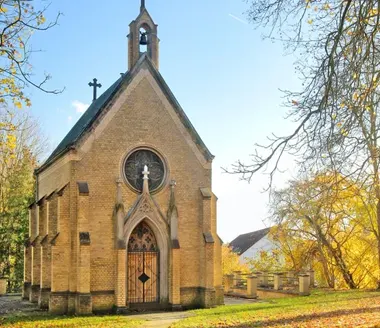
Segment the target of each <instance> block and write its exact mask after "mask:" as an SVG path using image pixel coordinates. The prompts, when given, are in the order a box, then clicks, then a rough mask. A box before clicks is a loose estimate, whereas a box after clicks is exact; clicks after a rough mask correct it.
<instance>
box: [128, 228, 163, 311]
mask: <svg viewBox="0 0 380 328" xmlns="http://www.w3.org/2000/svg"><path fill="white" fill-rule="evenodd" d="M159 255H160V252H159V248H158V245H157V241H156V237H155V235H154V233H153V231H152V229H151V228H150V227H149V225H148V224H147V223H146V222H145V221H142V222H140V223H139V224H138V225H137V226H136V228H135V229H134V230H133V231H132V233H131V235H130V237H129V240H128V265H127V268H128V304H143V303H158V302H159V300H160V289H159V286H160V275H159V272H160V269H159V268H160V262H159V261H160V256H159Z"/></svg>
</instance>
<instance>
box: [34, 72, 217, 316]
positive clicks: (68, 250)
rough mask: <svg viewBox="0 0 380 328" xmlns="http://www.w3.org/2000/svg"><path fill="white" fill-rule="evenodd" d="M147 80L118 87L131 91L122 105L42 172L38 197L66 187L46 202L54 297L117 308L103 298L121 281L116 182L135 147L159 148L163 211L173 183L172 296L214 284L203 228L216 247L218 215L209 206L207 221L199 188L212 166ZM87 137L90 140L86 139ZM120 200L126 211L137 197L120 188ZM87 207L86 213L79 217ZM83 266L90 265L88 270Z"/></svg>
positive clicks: (187, 294)
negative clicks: (82, 241)
mask: <svg viewBox="0 0 380 328" xmlns="http://www.w3.org/2000/svg"><path fill="white" fill-rule="evenodd" d="M152 81H153V79H152V78H151V77H150V78H149V77H144V78H142V79H141V80H140V81H139V82H136V85H135V86H133V88H132V87H129V88H128V90H122V92H121V94H123V93H125V92H128V93H129V95H128V97H127V98H126V99H125V101H124V102H123V103H122V104H121V108H120V109H119V110H118V111H116V112H115V114H114V115H113V116H111V115H108V114H106V113H107V111H106V110H104V111H103V115H106V116H105V117H103V118H102V119H100V120H99V122H96V124H95V125H94V129H93V130H92V132H91V133H90V134H88V135H85V138H83V140H82V141H81V144H79V145H77V151H71V152H70V153H69V154H67V155H65V156H64V157H63V158H62V159H60V160H59V161H57V162H56V163H55V164H53V165H52V166H51V167H49V168H47V169H46V170H45V171H44V172H42V173H41V175H40V177H39V179H38V184H39V187H38V188H39V195H40V197H41V196H43V195H45V194H49V193H51V192H52V191H54V190H57V189H59V188H61V187H62V186H63V185H64V184H66V183H68V186H67V187H66V189H65V191H64V193H63V196H55V195H54V196H53V197H52V198H51V200H50V203H49V204H50V208H49V232H51V234H52V236H51V237H53V234H55V232H59V236H58V238H57V240H56V243H55V245H53V247H52V272H53V275H54V277H52V292H54V291H60V292H64V291H67V290H69V291H70V292H72V293H75V292H77V291H80V292H82V293H86V292H89V291H90V290H91V291H94V292H98V293H99V294H98V296H96V297H94V298H93V308H94V309H95V308H96V307H99V308H102V307H103V306H105V305H104V304H105V303H107V302H108V298H113V302H114V303H116V300H115V295H114V296H112V297H111V296H107V297H108V298H107V300H105V301H104V302H105V303H102V302H103V301H100V298H101V296H100V293H101V292H107V293H110V292H112V291H115V290H117V288H116V285H119V284H120V283H116V282H117V279H120V275H117V274H116V270H117V268H118V266H117V257H119V261H120V256H116V254H117V252H115V236H114V231H115V229H114V223H113V217H112V213H113V209H114V205H115V201H116V179H117V178H118V177H122V178H123V176H122V164H123V160H124V158H125V156H126V155H127V154H128V153H129V152H131V151H132V150H134V149H135V148H136V147H148V148H152V149H154V150H156V151H157V152H158V153H159V154H160V155H161V156H162V157H163V158H164V160H165V162H166V164H167V170H168V177H167V181H166V183H165V185H164V187H163V188H162V189H161V190H160V191H159V192H158V193H157V194H155V195H154V199H155V200H156V202H157V204H158V206H159V207H160V209H161V211H162V213H166V211H167V208H168V203H169V194H170V188H169V185H168V182H169V181H170V180H171V179H175V180H176V182H177V187H176V191H175V192H176V204H177V208H178V222H179V224H178V239H179V242H180V245H181V249H180V263H181V264H180V269H179V270H180V277H177V278H176V279H174V281H175V284H176V285H179V286H180V287H181V288H182V290H181V295H180V296H179V295H178V290H177V291H176V292H175V293H173V294H172V297H173V299H176V300H179V299H180V297H181V299H186V300H187V299H189V300H187V301H188V302H191V297H192V296H191V295H193V296H194V295H196V296H197V297H198V296H199V295H200V294H199V292H194V290H195V291H196V290H198V289H199V287H205V285H206V281H207V280H208V281H213V280H214V279H215V280H216V281H217V280H218V277H217V275H216V274H214V273H213V272H212V269H210V268H211V267H212V265H211V266H210V264H209V266H208V267H209V269H208V270H207V271H206V272H207V273H206V272H205V267H206V263H205V262H206V248H205V242H204V238H203V232H204V229H206V230H207V229H208V230H210V229H211V230H212V233H213V237H214V239H215V241H216V244H218V245H219V243H218V241H217V240H216V221H215V219H212V217H215V215H216V212H215V211H214V209H213V208H208V209H207V212H208V213H209V214H208V215H207V216H206V217H205V216H204V212H203V197H202V194H201V192H200V188H210V189H211V169H210V165H209V163H207V161H206V160H205V159H204V157H203V155H202V154H201V153H200V152H199V150H198V149H196V146H194V144H193V141H190V142H189V140H190V139H191V137H190V136H189V134H188V133H187V132H186V130H185V129H184V128H183V126H181V127H182V128H181V127H179V126H178V124H175V122H174V121H173V115H176V114H175V113H174V110H173V109H169V111H168V108H167V99H166V98H165V96H164V95H163V94H162V93H160V92H158V89H157V85H154V83H155V82H152ZM132 84H133V83H132ZM117 101H119V100H116V102H117ZM112 105H114V106H116V105H120V104H119V103H116V105H115V104H111V106H110V109H111V111H112ZM107 115H108V116H107ZM177 120H178V118H177ZM105 122H107V124H105ZM98 127H99V128H101V129H100V131H102V132H101V133H98V132H96V131H97V128H98ZM94 131H95V132H94ZM87 138H88V139H87ZM90 139H91V142H89V141H88V140H90ZM56 176H57V177H58V178H57V179H55V177H56ZM77 181H85V182H87V183H88V186H89V195H88V196H86V197H85V198H86V201H85V202H88V203H86V205H85V204H83V203H82V200H81V199H82V197H81V196H79V195H78V186H77ZM122 196H123V202H124V207H125V209H126V210H128V209H129V208H130V207H131V205H132V204H133V203H134V202H135V201H136V198H137V196H138V195H137V194H136V193H135V192H133V191H132V190H131V189H130V188H129V187H128V186H127V184H126V183H123V184H122ZM209 203H210V202H209ZM210 205H211V204H210ZM84 206H86V210H85V213H83V212H81V209H83V207H84ZM211 207H212V206H211ZM45 210H46V207H44V206H42V207H41V209H40V215H41V217H44V214H45V213H44V211H45ZM83 218H85V221H83V220H84V219H83ZM205 220H207V222H206V221H205ZM46 228H47V226H44V225H43V223H41V226H40V229H39V230H40V234H43V233H46ZM87 231H88V232H90V238H91V245H88V246H80V245H79V232H87ZM217 247H218V246H214V247H213V248H212V249H213V251H212V250H209V252H213V254H211V253H210V256H211V255H212V256H211V258H213V260H212V262H213V263H214V268H217V267H218V260H217V259H218V255H217ZM86 263H90V265H89V267H88V268H86V265H87V264H86ZM119 267H120V265H119ZM87 270H88V271H87ZM60 272H62V273H60ZM205 274H209V275H212V278H211V277H210V278H211V279H206V277H205V276H204V275H205ZM121 277H122V276H121ZM87 286H89V287H87ZM197 288H198V289H197ZM183 291H185V292H183ZM122 293H123V292H122V291H121V294H122ZM107 295H109V294H107ZM194 297H195V296H194ZM187 301H186V302H187ZM195 302H197V300H195ZM69 303H70V302H69ZM117 303H120V300H118V301H117ZM69 308H70V305H69ZM71 308H72V306H71Z"/></svg>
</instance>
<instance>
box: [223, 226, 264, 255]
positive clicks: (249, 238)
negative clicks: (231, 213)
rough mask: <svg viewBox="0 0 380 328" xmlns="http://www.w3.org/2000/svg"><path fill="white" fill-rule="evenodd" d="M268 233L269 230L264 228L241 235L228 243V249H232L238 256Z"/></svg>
mask: <svg viewBox="0 0 380 328" xmlns="http://www.w3.org/2000/svg"><path fill="white" fill-rule="evenodd" d="M269 231H270V228H265V229H261V230H257V231H253V232H249V233H245V234H243V235H240V236H238V237H236V238H235V239H234V240H233V241H231V243H230V247H232V250H233V251H234V252H236V253H238V254H239V255H241V254H243V253H244V252H245V251H246V250H247V249H248V248H250V247H252V246H253V245H254V244H256V243H257V242H258V241H259V240H260V239H262V238H263V237H265V236H266V235H267V234H268V233H269Z"/></svg>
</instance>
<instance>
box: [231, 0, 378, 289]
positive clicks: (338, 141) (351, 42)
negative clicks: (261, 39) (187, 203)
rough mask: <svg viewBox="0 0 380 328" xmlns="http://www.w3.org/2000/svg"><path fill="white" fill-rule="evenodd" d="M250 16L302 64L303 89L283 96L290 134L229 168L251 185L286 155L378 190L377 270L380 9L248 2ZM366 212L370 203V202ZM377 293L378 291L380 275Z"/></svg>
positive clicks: (334, 0)
mask: <svg viewBox="0 0 380 328" xmlns="http://www.w3.org/2000/svg"><path fill="white" fill-rule="evenodd" d="M247 2H248V3H249V9H248V18H249V20H250V21H251V22H252V23H253V24H255V25H256V26H257V27H269V30H270V32H269V34H268V35H266V36H267V37H268V38H271V39H273V40H279V41H280V42H283V44H284V46H285V47H286V48H287V50H288V51H290V52H291V53H293V54H294V55H295V57H296V58H298V59H297V61H296V69H297V71H298V73H299V78H300V80H301V81H302V87H301V89H300V90H289V91H285V95H286V99H287V102H286V104H285V105H286V106H288V107H289V112H288V113H289V114H288V119H290V120H292V121H293V122H294V124H295V126H294V130H293V132H292V133H290V134H289V135H284V136H278V135H272V137H270V141H269V143H268V144H266V145H257V148H256V150H255V152H254V154H253V155H252V163H242V162H238V163H237V164H236V165H235V166H234V168H233V169H232V170H231V171H232V172H233V173H237V174H240V175H242V176H243V178H245V179H247V180H251V179H252V176H253V174H255V173H256V172H258V171H262V170H264V171H267V172H269V173H270V178H271V180H270V184H271V182H272V178H273V175H274V173H275V172H276V171H277V170H278V168H279V167H280V165H281V159H282V157H283V155H284V154H285V153H288V154H291V155H292V156H294V157H295V158H296V160H297V162H298V164H299V168H300V170H301V171H303V172H319V171H321V170H324V169H325V168H329V169H331V170H334V171H336V172H340V174H341V176H342V178H343V179H345V178H346V177H349V178H350V179H354V180H355V181H356V182H357V183H360V184H362V185H363V187H364V188H366V189H367V192H368V193H374V195H375V197H374V198H373V201H374V202H375V204H376V207H377V211H376V214H375V216H374V221H373V222H372V227H373V232H374V234H375V236H376V238H377V240H378V244H377V247H376V249H377V258H378V267H379V268H380V173H379V165H380V163H379V154H380V148H379V145H378V140H379V123H380V122H379V114H380V113H379V109H380V107H379V101H380V88H379V83H380V76H379V70H380V48H379V47H378V44H379V41H380V34H379V33H380V28H379V27H380V25H379V21H380V12H379V10H380V8H379V2H378V1H375V0H306V1H301V0H249V1H247ZM368 206H369V207H371V206H372V204H368ZM378 280H379V288H380V277H378Z"/></svg>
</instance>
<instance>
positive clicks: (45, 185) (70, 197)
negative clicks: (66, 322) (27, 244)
mask: <svg viewBox="0 0 380 328" xmlns="http://www.w3.org/2000/svg"><path fill="white" fill-rule="evenodd" d="M74 163H75V154H74V153H73V151H70V152H68V153H67V154H66V155H64V156H63V157H62V158H60V159H58V160H56V161H55V162H54V163H53V164H52V165H51V166H49V167H47V168H45V169H44V170H43V171H42V172H40V173H38V174H37V186H38V197H39V198H41V197H43V196H46V195H49V194H52V193H53V192H56V193H59V195H58V201H57V203H56V204H55V205H54V206H58V203H59V208H56V209H55V211H59V213H56V214H57V222H56V223H54V224H56V226H55V227H50V228H49V229H51V228H53V229H51V232H53V230H57V232H58V233H59V236H57V240H54V241H53V243H56V245H53V248H52V254H51V259H52V268H51V270H50V271H51V274H53V273H54V274H55V275H56V276H55V277H53V276H50V279H49V280H51V282H54V283H53V286H52V287H53V288H52V292H53V296H54V297H53V299H49V303H50V304H49V308H51V309H52V312H53V313H61V314H63V313H67V312H69V313H73V312H74V311H75V304H74V302H75V300H74V297H75V293H76V287H77V286H76V258H75V254H76V253H75V248H74V245H75V241H76V238H75V235H74V233H75V232H76V230H75V227H76V212H75V210H76V194H75V192H76V189H75V188H76V178H75V168H74ZM52 238H54V236H53V233H52V235H51V236H49V241H48V243H49V247H51V245H50V242H51V240H52ZM60 266H62V269H59V268H60Z"/></svg>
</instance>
